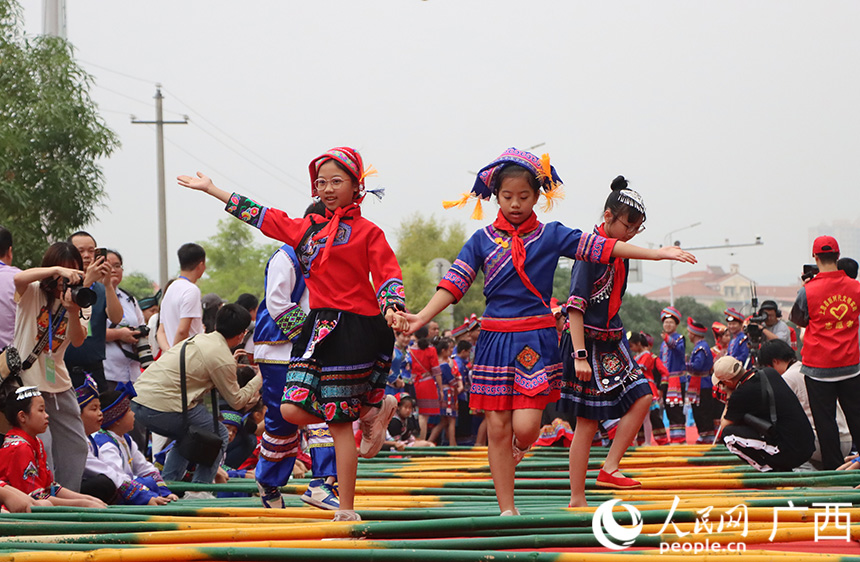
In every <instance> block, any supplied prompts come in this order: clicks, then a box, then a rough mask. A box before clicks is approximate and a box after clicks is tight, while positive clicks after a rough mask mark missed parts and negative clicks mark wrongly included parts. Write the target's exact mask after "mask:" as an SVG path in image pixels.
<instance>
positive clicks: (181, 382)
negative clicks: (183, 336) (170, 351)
mask: <svg viewBox="0 0 860 562" xmlns="http://www.w3.org/2000/svg"><path fill="white" fill-rule="evenodd" d="M190 339H191V338H188V339H187V340H185V341H184V342H182V349H180V350H179V387H180V388H181V390H182V425H183V426H185V427H186V428H187V427H188V387H187V386H186V385H185V347H186V346H187V345H188V341H189V340H190Z"/></svg>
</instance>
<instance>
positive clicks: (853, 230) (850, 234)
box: [809, 219, 860, 263]
mask: <svg viewBox="0 0 860 562" xmlns="http://www.w3.org/2000/svg"><path fill="white" fill-rule="evenodd" d="M824 235H827V236H833V237H834V238H836V241H837V242H839V253H840V254H842V256H843V257H846V258H853V259H855V260H857V261H860V219H858V220H855V221H853V222H852V221H848V220H836V221H833V222H832V223H830V224H821V225H818V226H811V227H809V248H810V250H811V249H812V241H813V240H815V239H816V238H818V237H819V236H824ZM809 262H810V263H812V258H811V257H810V259H809Z"/></svg>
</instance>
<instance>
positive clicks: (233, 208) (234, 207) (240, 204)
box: [224, 193, 268, 228]
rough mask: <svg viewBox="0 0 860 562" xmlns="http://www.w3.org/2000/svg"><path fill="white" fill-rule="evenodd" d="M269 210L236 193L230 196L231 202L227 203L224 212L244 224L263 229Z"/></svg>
mask: <svg viewBox="0 0 860 562" xmlns="http://www.w3.org/2000/svg"><path fill="white" fill-rule="evenodd" d="M267 208H268V207H265V206H263V205H260V204H259V203H257V202H256V201H254V200H253V199H249V198H247V197H245V196H244V195H239V194H238V193H234V194H232V195H231V196H230V200H229V201H228V202H227V206H226V207H224V210H225V211H227V212H228V213H230V214H231V215H233V216H234V217H236V218H237V219H239V220H240V221H242V222H245V223H248V224H250V225H251V226H253V227H255V228H261V227H262V226H263V217H264V216H265V215H266V209H267Z"/></svg>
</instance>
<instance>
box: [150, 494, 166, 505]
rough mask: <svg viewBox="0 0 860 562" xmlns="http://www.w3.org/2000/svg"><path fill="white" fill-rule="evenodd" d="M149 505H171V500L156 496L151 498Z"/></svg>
mask: <svg viewBox="0 0 860 562" xmlns="http://www.w3.org/2000/svg"><path fill="white" fill-rule="evenodd" d="M147 503H148V504H149V505H167V504H168V503H170V500H169V499H167V498H162V497H161V496H155V497H154V498H150V499H149V501H148V502H147Z"/></svg>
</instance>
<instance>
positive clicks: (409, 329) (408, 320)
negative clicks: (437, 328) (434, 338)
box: [397, 312, 427, 336]
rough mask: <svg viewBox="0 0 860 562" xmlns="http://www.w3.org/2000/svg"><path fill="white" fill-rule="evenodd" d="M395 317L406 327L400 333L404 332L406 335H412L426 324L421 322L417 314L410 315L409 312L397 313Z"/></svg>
mask: <svg viewBox="0 0 860 562" xmlns="http://www.w3.org/2000/svg"><path fill="white" fill-rule="evenodd" d="M397 315H398V316H399V317H400V318H402V319H403V322H404V323H405V325H406V327H405V328H404V329H403V330H400V331H401V332H405V333H406V334H407V335H410V336H411V335H412V334H414V333H415V331H416V330H417V329H418V328H420V327H421V326H423V325H424V324H426V323H427V322H426V321H425V320H423V319H422V318H421V317H420V316H418V315H417V314H411V313H409V312H398V313H397Z"/></svg>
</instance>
